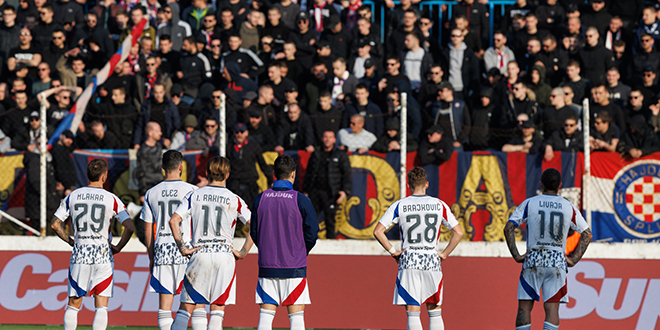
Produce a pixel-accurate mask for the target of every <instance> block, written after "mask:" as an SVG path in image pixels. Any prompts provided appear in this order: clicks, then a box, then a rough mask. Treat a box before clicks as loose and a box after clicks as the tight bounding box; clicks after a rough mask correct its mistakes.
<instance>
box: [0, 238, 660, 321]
mask: <svg viewBox="0 0 660 330" xmlns="http://www.w3.org/2000/svg"><path fill="white" fill-rule="evenodd" d="M69 256H70V253H67V252H21V251H3V252H0V320H2V321H1V322H2V323H4V324H61V322H62V317H63V313H64V306H65V305H66V278H67V268H68V264H69ZM148 265H149V263H148V258H147V257H146V255H145V254H140V253H121V254H119V255H117V256H116V262H115V289H114V297H113V298H112V299H110V306H109V310H110V314H109V324H110V325H152V326H156V325H157V313H156V312H157V310H158V296H157V295H156V294H154V293H149V292H148V287H147V286H148V280H149V276H150V275H149V271H148ZM396 269H397V266H396V264H395V262H394V261H393V260H392V258H390V257H387V256H345V255H312V256H310V257H309V272H308V276H309V289H310V293H311V298H312V305H310V306H308V308H307V309H306V311H305V319H306V322H305V323H306V326H307V327H309V328H326V329H327V328H348V329H364V328H370V329H405V328H406V317H405V312H404V310H403V308H401V307H395V306H392V305H391V302H392V296H393V292H394V280H395V276H396ZM443 270H444V274H445V280H444V283H445V284H444V285H445V291H444V306H443V318H444V320H445V324H446V327H447V328H448V329H511V328H513V327H514V319H515V315H516V307H517V301H516V290H517V281H518V276H519V271H520V265H519V264H516V263H514V262H513V260H511V259H510V258H484V257H478V258H477V257H453V258H449V259H448V260H446V261H445V262H443ZM236 275H237V303H238V304H237V305H234V306H229V307H227V311H226V314H225V315H226V317H225V321H224V326H226V327H256V326H257V323H258V315H259V307H258V306H257V305H255V304H254V290H255V287H256V281H257V265H256V255H250V256H248V258H246V260H243V261H240V262H238V264H237V274H236ZM568 281H569V283H568V288H569V289H568V290H569V291H568V292H569V296H570V302H569V303H568V304H567V305H563V306H562V307H561V309H560V317H561V325H562V328H565V329H566V328H568V329H636V330H648V329H660V322H659V320H658V318H659V317H660V261H659V260H614V259H595V260H583V261H581V262H580V263H579V264H578V265H577V266H576V267H575V268H572V269H571V270H570V271H569V275H568ZM84 306H85V307H84V308H83V310H82V311H81V312H80V314H79V324H91V323H92V319H93V310H94V308H93V301H92V300H91V299H85V302H84ZM422 315H424V316H423V320H424V321H423V322H428V321H427V320H428V317H426V315H425V313H422ZM532 319H533V327H532V329H542V324H543V309H542V308H541V306H537V308H535V309H534V312H533V314H532ZM425 324H427V323H425ZM274 326H275V327H280V328H288V326H289V321H288V318H287V316H286V310H285V309H283V308H282V309H279V310H278V314H277V316H276V319H275V323H274Z"/></svg>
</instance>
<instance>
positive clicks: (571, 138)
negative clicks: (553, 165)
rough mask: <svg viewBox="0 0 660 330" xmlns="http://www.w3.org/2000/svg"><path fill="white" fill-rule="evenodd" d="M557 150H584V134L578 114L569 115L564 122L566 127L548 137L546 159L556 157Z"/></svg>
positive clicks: (549, 159)
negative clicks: (579, 124) (579, 123)
mask: <svg viewBox="0 0 660 330" xmlns="http://www.w3.org/2000/svg"><path fill="white" fill-rule="evenodd" d="M555 151H569V152H582V151H584V134H582V131H581V130H580V128H579V127H578V120H577V117H576V116H571V117H568V118H567V119H566V121H565V122H564V129H563V130H558V131H555V132H553V133H552V136H551V137H550V139H546V146H545V155H544V158H545V160H546V161H551V160H552V159H553V158H555V154H554V152H555Z"/></svg>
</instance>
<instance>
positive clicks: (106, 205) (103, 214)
mask: <svg viewBox="0 0 660 330" xmlns="http://www.w3.org/2000/svg"><path fill="white" fill-rule="evenodd" d="M69 215H70V216H71V220H72V222H71V223H72V225H73V233H74V236H73V237H74V242H75V243H74V245H73V253H72V254H71V263H72V264H102V263H110V262H112V261H114V259H113V258H112V253H111V252H110V244H109V243H108V238H109V233H110V221H111V220H112V218H116V219H117V220H118V221H119V222H122V223H123V222H124V221H125V220H126V219H130V216H129V215H128V213H127V212H126V208H125V207H124V203H122V201H121V200H120V199H119V197H117V196H115V195H114V194H113V193H111V192H109V191H106V190H105V189H101V188H94V187H83V188H79V189H76V190H74V191H73V192H72V193H71V194H69V196H67V197H66V198H65V199H63V200H62V203H61V204H60V207H59V208H58V209H57V211H56V212H55V217H57V218H58V219H60V220H62V221H65V220H66V219H67V218H68V217H69Z"/></svg>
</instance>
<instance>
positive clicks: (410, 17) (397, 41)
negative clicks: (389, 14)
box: [386, 9, 421, 55]
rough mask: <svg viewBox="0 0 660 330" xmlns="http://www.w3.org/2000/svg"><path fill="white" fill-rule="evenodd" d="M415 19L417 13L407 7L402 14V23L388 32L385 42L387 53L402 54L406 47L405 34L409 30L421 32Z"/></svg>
mask: <svg viewBox="0 0 660 330" xmlns="http://www.w3.org/2000/svg"><path fill="white" fill-rule="evenodd" d="M417 19H418V18H417V14H416V12H415V11H414V10H412V9H408V10H406V11H405V13H404V14H403V24H402V25H401V26H399V27H398V28H396V29H395V30H393V31H392V34H390V37H389V41H388V42H387V49H386V51H387V54H389V55H399V54H402V53H403V52H404V51H405V49H406V44H405V40H406V35H408V33H411V32H416V33H419V34H421V31H420V30H419V28H418V27H417Z"/></svg>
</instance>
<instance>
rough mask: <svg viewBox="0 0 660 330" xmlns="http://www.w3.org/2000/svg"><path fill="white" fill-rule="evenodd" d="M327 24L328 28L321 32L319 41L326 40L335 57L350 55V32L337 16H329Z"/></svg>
mask: <svg viewBox="0 0 660 330" xmlns="http://www.w3.org/2000/svg"><path fill="white" fill-rule="evenodd" d="M329 26H330V28H329V29H328V30H326V31H324V32H323V34H321V41H325V42H327V43H328V44H329V45H330V48H331V49H332V53H333V54H334V55H336V56H337V57H342V58H348V56H349V55H351V54H350V53H349V52H348V51H349V49H350V48H349V47H350V45H351V43H352V38H353V37H352V35H351V33H350V32H349V31H348V30H346V29H345V28H344V24H343V23H342V22H341V21H340V20H339V16H330V25H329Z"/></svg>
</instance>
